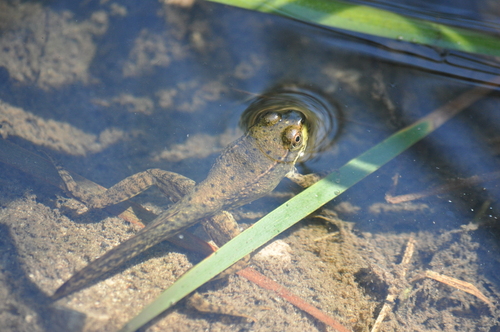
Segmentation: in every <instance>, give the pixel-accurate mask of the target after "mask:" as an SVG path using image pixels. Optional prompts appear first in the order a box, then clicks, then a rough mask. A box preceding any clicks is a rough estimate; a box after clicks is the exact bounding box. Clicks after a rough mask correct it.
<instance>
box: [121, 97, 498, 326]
mask: <svg viewBox="0 0 500 332" xmlns="http://www.w3.org/2000/svg"><path fill="white" fill-rule="evenodd" d="M488 91H489V90H487V89H484V88H475V89H472V90H470V91H468V92H466V93H464V94H463V95H461V96H459V97H458V98H456V99H455V100H453V101H451V102H449V103H448V104H447V105H445V106H443V107H441V108H439V109H438V110H436V111H434V112H433V113H431V114H429V115H428V116H426V117H424V118H423V119H421V120H420V121H418V122H416V123H414V124H412V125H410V126H408V127H406V128H404V129H402V130H400V131H398V132H397V133H395V134H393V135H392V136H390V137H389V138H387V139H385V140H384V141H383V142H381V143H379V144H377V145H376V146H374V147H373V148H371V149H369V150H368V151H366V152H364V153H363V154H361V155H360V156H359V157H357V158H355V159H352V160H351V161H349V162H348V163H347V164H346V165H344V166H342V167H341V168H340V169H339V170H338V171H336V172H333V173H331V174H330V175H328V176H327V177H326V178H325V179H323V180H321V181H318V182H317V183H316V184H314V185H313V186H311V187H309V188H308V189H306V190H304V191H303V192H301V193H300V194H298V195H296V196H295V197H293V198H292V199H290V200H288V201H287V202H286V203H284V204H283V205H281V206H280V207H278V208H277V209H275V210H274V211H272V212H271V213H269V214H268V215H266V216H265V217H264V218H262V219H261V220H260V221H258V222H257V223H255V224H254V225H253V226H252V227H250V228H248V229H247V230H246V231H244V232H243V233H241V234H240V235H239V236H237V237H235V238H234V239H232V240H231V241H229V242H228V243H227V244H226V245H224V246H223V247H222V248H220V249H219V250H218V251H217V252H215V253H214V254H212V255H211V256H209V257H207V258H206V259H205V260H203V261H202V262H200V263H199V264H198V265H196V266H195V267H193V268H192V269H191V270H189V271H188V272H187V273H185V274H184V275H183V276H182V277H181V278H179V280H177V281H176V282H175V283H174V284H173V285H172V286H171V287H170V288H168V289H167V290H166V291H165V292H163V293H162V294H161V295H160V296H159V297H158V298H157V299H156V300H155V301H154V302H153V303H151V304H150V305H149V306H148V307H146V308H145V309H144V310H143V311H142V312H141V313H139V315H137V316H136V317H134V318H133V319H132V320H131V321H129V322H128V323H127V325H125V326H124V327H123V329H122V330H121V331H122V332H125V331H135V330H137V329H138V328H140V327H142V326H143V325H145V324H146V323H148V322H149V321H150V320H152V319H153V318H155V317H156V316H158V315H159V314H160V313H162V312H163V311H165V310H167V309H168V308H170V307H172V306H173V305H174V304H176V303H177V302H178V301H180V300H181V299H183V298H184V297H185V296H187V295H188V294H190V293H191V292H193V291H194V290H196V289H197V288H198V287H200V286H202V285H203V284H204V283H206V282H208V281H209V280H210V279H212V278H213V277H215V276H216V275H218V274H219V273H221V272H222V271H224V270H225V269H227V268H228V267H230V266H231V265H232V264H234V263H235V262H237V261H238V260H240V259H241V258H243V257H244V256H246V255H248V254H249V253H251V252H252V251H254V250H255V249H257V248H259V247H261V246H262V245H264V244H265V243H266V242H268V241H270V240H271V239H273V238H274V237H275V236H276V235H278V234H280V233H281V232H283V231H285V230H286V229H288V228H289V227H291V226H293V225H294V224H295V223H297V222H298V221H300V220H301V219H303V218H304V217H306V216H307V215H309V214H310V213H312V212H313V211H315V210H317V209H318V208H320V207H321V206H323V205H324V204H326V203H327V202H329V201H330V200H332V199H334V198H335V197H337V196H338V195H340V194H341V193H343V192H344V191H345V190H347V189H348V188H350V187H352V186H353V185H355V184H356V183H358V182H359V181H361V180H362V179H363V178H365V177H366V176H368V175H369V174H371V173H373V172H375V171H376V170H378V169H379V168H380V167H382V166H383V165H384V164H386V163H387V162H388V161H390V160H392V159H394V158H395V157H396V156H398V155H399V154H400V153H401V152H403V151H405V150H406V149H408V148H409V147H411V146H412V145H413V144H415V143H416V142H418V141H419V140H421V139H422V138H424V137H425V136H427V135H428V134H430V133H431V132H432V131H434V130H435V129H436V128H438V127H440V126H441V125H442V124H443V123H445V122H446V121H447V120H449V119H450V118H451V117H453V116H454V115H455V114H457V113H458V112H460V111H461V110H462V109H464V108H465V107H467V106H468V105H470V104H472V103H473V102H475V101H476V100H478V99H479V98H480V97H482V96H483V95H484V94H485V93H487V92H488Z"/></svg>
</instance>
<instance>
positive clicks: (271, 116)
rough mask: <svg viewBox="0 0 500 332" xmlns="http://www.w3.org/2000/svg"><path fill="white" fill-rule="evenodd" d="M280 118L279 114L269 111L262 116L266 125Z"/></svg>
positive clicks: (270, 124) (272, 123)
mask: <svg viewBox="0 0 500 332" xmlns="http://www.w3.org/2000/svg"><path fill="white" fill-rule="evenodd" d="M280 120H281V115H280V114H279V113H276V112H269V113H267V114H264V116H262V121H263V123H264V124H265V125H266V126H272V125H274V124H275V123H277V122H278V121H280Z"/></svg>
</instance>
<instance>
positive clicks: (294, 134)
mask: <svg viewBox="0 0 500 332" xmlns="http://www.w3.org/2000/svg"><path fill="white" fill-rule="evenodd" d="M283 141H284V142H285V144H287V145H289V146H290V149H292V150H294V149H297V148H300V147H301V146H302V141H303V139H302V132H301V131H300V129H299V128H297V127H288V128H286V129H285V132H284V134H283Z"/></svg>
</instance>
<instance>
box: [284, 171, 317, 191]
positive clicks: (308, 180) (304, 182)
mask: <svg viewBox="0 0 500 332" xmlns="http://www.w3.org/2000/svg"><path fill="white" fill-rule="evenodd" d="M286 177H287V178H288V179H289V180H291V181H293V182H295V183H296V184H298V185H299V186H301V187H302V188H307V187H310V186H312V185H313V184H315V183H316V182H318V181H319V180H321V178H322V176H321V175H320V174H316V173H312V174H306V175H302V174H300V173H299V172H297V170H296V169H295V168H294V169H293V171H291V172H290V173H288V174H287V175H286Z"/></svg>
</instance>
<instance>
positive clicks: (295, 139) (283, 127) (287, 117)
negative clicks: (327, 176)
mask: <svg viewBox="0 0 500 332" xmlns="http://www.w3.org/2000/svg"><path fill="white" fill-rule="evenodd" d="M248 135H250V136H252V137H253V138H254V139H255V144H256V147H257V148H258V149H260V151H262V152H263V153H264V154H265V155H266V156H268V157H269V158H270V159H273V160H275V161H278V162H284V163H295V162H296V161H297V159H298V158H299V157H301V156H302V155H303V154H304V151H305V149H306V147H307V138H308V128H307V125H306V123H305V117H304V114H302V112H300V111H298V110H294V109H284V110H273V111H269V112H266V113H262V114H260V117H259V120H258V121H257V122H256V123H255V124H254V125H253V126H252V127H251V128H250V129H249V131H248Z"/></svg>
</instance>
